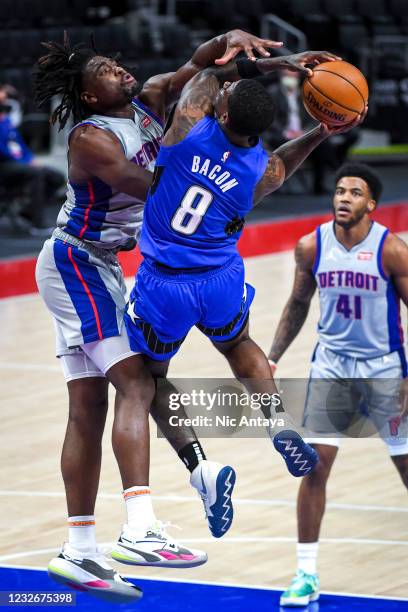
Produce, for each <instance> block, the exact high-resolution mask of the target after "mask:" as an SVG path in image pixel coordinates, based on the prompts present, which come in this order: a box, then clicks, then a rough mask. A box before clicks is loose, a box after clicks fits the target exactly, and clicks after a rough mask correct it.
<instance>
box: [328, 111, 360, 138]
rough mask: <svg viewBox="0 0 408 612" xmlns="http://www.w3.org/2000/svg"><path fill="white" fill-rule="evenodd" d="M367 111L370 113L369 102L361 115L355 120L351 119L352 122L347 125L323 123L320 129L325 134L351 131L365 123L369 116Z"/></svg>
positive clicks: (330, 134)
mask: <svg viewBox="0 0 408 612" xmlns="http://www.w3.org/2000/svg"><path fill="white" fill-rule="evenodd" d="M367 113H368V104H367V106H366V107H365V109H364V112H363V113H361V115H358V116H357V117H356V118H355V119H354V121H351V123H346V124H345V125H336V126H330V125H327V124H326V123H321V124H320V131H321V133H322V134H324V135H325V136H334V134H343V132H349V131H350V130H352V129H353V128H355V127H357V126H359V125H360V124H361V123H363V121H364V119H365V118H366V116H367Z"/></svg>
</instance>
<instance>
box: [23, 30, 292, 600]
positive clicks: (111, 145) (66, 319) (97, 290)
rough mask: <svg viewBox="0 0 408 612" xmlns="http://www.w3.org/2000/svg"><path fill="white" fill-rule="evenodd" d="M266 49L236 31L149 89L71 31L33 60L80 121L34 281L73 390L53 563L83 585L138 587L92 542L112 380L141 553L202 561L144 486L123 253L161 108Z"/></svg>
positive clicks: (142, 431)
mask: <svg viewBox="0 0 408 612" xmlns="http://www.w3.org/2000/svg"><path fill="white" fill-rule="evenodd" d="M271 46H272V47H273V46H280V44H276V43H274V42H273V41H266V40H263V39H259V38H257V37H256V36H252V35H250V34H247V33H246V32H242V31H240V30H234V31H232V32H228V33H227V34H225V35H222V36H218V37H216V38H214V39H212V40H211V41H209V42H207V43H204V44H203V45H201V46H200V47H199V48H198V49H197V51H196V52H195V53H194V55H193V57H192V58H191V60H190V61H189V62H187V63H186V64H185V65H184V66H182V67H181V68H180V69H179V70H178V71H177V72H175V73H168V74H164V75H157V76H155V77H152V78H151V79H149V80H148V81H147V82H146V83H145V84H144V86H143V87H142V85H141V84H140V83H139V82H138V81H137V80H136V79H135V78H134V77H133V76H132V75H131V74H130V73H129V71H128V70H127V69H125V68H124V67H123V66H122V65H121V64H120V63H118V62H117V61H115V60H113V59H112V58H110V57H104V56H101V55H99V54H98V53H97V52H96V51H95V49H88V48H86V47H85V46H83V45H79V46H76V47H74V48H71V47H70V45H69V41H68V40H67V39H65V41H64V44H62V45H61V44H57V43H47V45H46V47H47V53H46V55H45V56H44V57H42V58H40V60H39V62H38V65H37V67H36V76H35V87H34V89H35V95H36V99H37V102H38V103H39V104H47V103H48V102H49V101H50V100H51V98H53V96H56V95H58V96H61V100H60V103H59V104H58V106H57V107H56V108H55V111H54V113H53V115H52V121H53V122H54V123H55V122H57V123H58V124H59V126H60V127H63V126H64V125H65V123H66V121H67V120H68V118H69V117H70V116H73V119H74V121H75V122H76V125H75V127H74V129H73V130H72V131H71V133H70V136H69V143H68V144H69V175H68V192H67V200H66V202H65V204H64V205H63V207H62V209H61V212H60V214H59V217H58V221H57V226H58V227H57V229H56V230H55V232H54V234H53V236H52V238H50V240H47V242H46V243H45V245H44V247H43V250H42V252H41V254H40V256H39V258H38V262H37V270H36V278H37V283H38V286H39V290H40V293H41V295H42V297H43V299H44V301H45V303H46V305H47V307H48V308H49V310H50V311H51V313H52V315H53V318H54V322H55V327H56V332H57V356H58V357H60V360H61V363H62V365H63V369H64V374H65V378H66V381H67V386H68V393H69V418H68V425H67V431H66V436H65V441H64V446H63V451H62V458H61V466H62V473H63V478H64V483H65V489H66V497H67V506H68V516H69V520H68V527H69V535H68V542H67V543H66V544H65V545H64V547H63V550H62V551H61V554H60V555H59V556H58V557H56V558H55V559H53V560H52V561H51V563H50V565H49V571H50V574H51V575H52V576H53V577H54V578H56V579H58V580H62V581H65V582H68V583H69V584H72V583H74V584H75V583H76V584H77V585H78V586H79V587H80V588H81V589H87V590H90V591H91V592H95V591H96V592H99V593H100V594H101V595H103V594H104V593H107V594H108V596H109V597H114V596H115V597H117V599H119V598H124V599H126V598H128V599H132V598H137V597H139V596H140V592H139V591H138V590H137V589H135V588H134V587H133V586H132V585H130V584H129V583H128V582H126V581H125V580H124V579H122V578H121V577H120V576H119V574H118V573H117V572H116V571H114V570H113V569H112V568H111V567H110V566H109V564H107V562H106V560H105V559H104V557H103V555H101V554H100V552H99V551H98V549H97V547H96V538H95V520H94V507H95V500H96V495H97V489H98V483H99V474H100V467H101V440H102V435H103V430H104V426H105V419H106V413H107V408H108V382H111V383H112V384H113V385H114V387H115V388H116V391H117V396H116V405H115V418H114V424H113V436H112V441H113V447H114V451H115V456H116V459H117V461H118V465H119V469H120V472H121V477H122V483H123V489H124V490H125V491H124V497H125V501H126V509H127V530H128V531H130V533H131V534H132V536H133V539H135V537H136V539H137V542H138V544H137V548H138V550H139V562H140V563H141V564H145V565H149V564H150V565H155V566H157V565H165V566H167V567H189V566H192V565H198V564H200V563H202V562H204V561H205V560H206V554H205V553H203V552H202V551H195V550H191V549H189V548H186V547H185V546H181V545H178V544H177V543H176V542H174V540H172V539H171V538H170V537H169V536H168V535H167V534H166V532H165V529H164V527H163V525H162V524H161V523H160V522H159V521H156V519H155V516H154V512H153V508H152V503H151V497H150V489H149V486H148V477H149V473H148V466H149V445H148V439H149V438H148V435H149V430H148V413H149V408H150V404H151V400H152V398H153V394H154V387H153V381H152V379H151V377H150V375H149V373H148V372H147V371H146V370H145V368H144V366H143V362H142V359H141V357H140V356H139V355H137V354H135V352H134V351H132V350H131V349H130V347H129V341H128V338H127V334H126V332H125V331H124V329H123V313H124V309H125V291H126V288H125V284H124V279H123V274H122V271H121V268H120V265H119V263H118V261H117V251H118V250H121V249H129V248H132V247H133V246H134V245H135V243H136V238H137V233H138V231H139V228H140V225H141V221H142V210H143V204H144V199H145V196H146V194H147V190H148V188H149V186H150V183H151V177H152V172H151V170H152V169H153V166H154V161H155V158H156V156H157V152H158V143H159V142H160V139H161V136H162V132H163V126H162V124H163V121H164V118H165V113H166V108H167V107H168V105H169V104H171V103H173V102H174V101H175V100H177V98H178V95H179V93H180V91H181V89H182V87H183V85H184V84H185V83H186V82H187V81H188V79H189V78H190V77H191V76H192V75H194V74H196V73H197V72H198V71H200V70H201V69H203V68H205V66H207V65H209V64H213V63H214V61H215V60H217V58H220V59H218V60H217V62H218V63H221V64H223V63H225V62H228V61H229V60H231V59H232V58H233V57H235V55H236V54H237V53H238V52H239V51H241V50H245V51H246V52H247V54H248V56H250V57H253V51H254V50H255V49H256V50H257V51H258V52H260V53H261V54H265V55H268V52H267V50H266V49H267V48H268V47H271ZM153 412H154V407H153ZM187 442H188V444H186V438H185V436H184V437H183V438H182V444H181V445H180V447H178V448H177V450H178V451H179V452H180V456H181V457H182V458H183V459H186V458H188V457H190V455H191V456H192V457H193V458H194V449H198V450H197V452H196V454H197V455H198V451H199V445H198V443H197V442H195V438H194V437H193V439H192V440H190V439H188V440H187ZM183 444H184V445H183ZM184 446H187V447H188V450H187V451H185V449H184ZM192 461H193V460H192ZM207 463H208V464H209V465H210V464H211V465H212V468H213V469H212V472H211V473H210V472H208V474H204V485H203V484H202V483H200V490H201V488H202V486H206V487H207V488H208V490H209V491H213V490H215V489H216V482H217V477H218V475H219V472H220V471H221V470H220V468H223V466H220V468H219V467H217V466H218V464H215V463H214V462H207ZM205 503H207V501H206V502H205Z"/></svg>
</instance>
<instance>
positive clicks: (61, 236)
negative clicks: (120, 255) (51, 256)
mask: <svg viewBox="0 0 408 612" xmlns="http://www.w3.org/2000/svg"><path fill="white" fill-rule="evenodd" d="M52 236H53V238H55V239H57V240H62V241H63V242H68V243H69V244H72V245H73V246H76V247H79V248H81V249H84V250H85V251H88V252H89V253H91V254H92V255H94V256H95V257H98V258H99V259H104V260H107V261H109V262H110V263H112V264H116V265H119V264H118V259H117V256H116V251H115V250H109V251H105V249H98V248H97V247H95V246H93V245H92V244H89V243H88V242H85V240H81V239H80V238H77V237H76V236H72V234H68V232H64V230H62V229H61V228H59V227H57V228H55V230H54V231H53V233H52Z"/></svg>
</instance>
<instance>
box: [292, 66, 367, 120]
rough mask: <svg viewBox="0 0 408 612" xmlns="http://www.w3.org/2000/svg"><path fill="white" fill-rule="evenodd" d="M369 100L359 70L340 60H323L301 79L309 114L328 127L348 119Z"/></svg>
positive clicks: (364, 79)
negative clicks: (311, 72)
mask: <svg viewBox="0 0 408 612" xmlns="http://www.w3.org/2000/svg"><path fill="white" fill-rule="evenodd" d="M367 101H368V84H367V81H366V78H365V76H364V75H363V73H362V72H360V70H359V69H358V68H356V67H355V66H353V65H352V64H349V63H348V62H343V61H335V62H324V63H323V64H319V65H318V66H316V68H314V70H313V74H312V76H309V77H307V78H306V79H305V81H304V83H303V103H304V105H305V108H306V110H307V112H308V113H309V115H311V116H312V117H313V119H317V121H322V122H323V123H326V124H327V125H329V126H331V127H335V126H341V125H346V124H347V123H351V122H352V121H354V119H356V117H357V116H358V115H360V114H361V113H362V112H363V111H364V109H365V106H366V104H367Z"/></svg>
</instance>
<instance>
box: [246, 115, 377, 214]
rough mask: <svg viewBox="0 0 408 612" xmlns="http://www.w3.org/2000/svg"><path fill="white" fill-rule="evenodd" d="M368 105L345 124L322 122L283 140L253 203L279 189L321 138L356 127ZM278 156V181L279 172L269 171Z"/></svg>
mask: <svg viewBox="0 0 408 612" xmlns="http://www.w3.org/2000/svg"><path fill="white" fill-rule="evenodd" d="M367 110H368V107H367V108H366V109H365V111H364V113H363V114H362V115H359V116H358V117H357V118H356V119H355V120H354V121H352V122H351V123H348V124H346V125H341V126H337V127H330V126H328V125H326V124H324V123H321V124H320V125H318V126H316V127H315V128H313V129H312V130H310V131H309V132H306V134H304V135H303V136H300V137H299V138H295V139H294V140H290V141H289V142H285V144H283V145H282V146H280V147H279V148H278V149H276V150H275V151H274V152H273V154H272V155H271V158H270V162H269V164H268V166H267V169H266V172H265V174H264V176H263V177H262V179H261V180H260V181H259V183H258V185H257V187H256V190H255V195H254V205H256V204H258V203H259V202H260V201H261V200H262V199H263V198H264V197H265V196H266V195H268V194H269V193H272V192H273V191H276V190H277V189H279V187H280V186H281V185H282V183H283V180H286V179H288V178H289V177H291V176H292V174H293V173H294V172H296V170H297V169H298V168H299V166H301V165H302V164H303V162H304V161H305V159H307V157H308V156H309V155H310V153H311V152H312V151H314V149H315V148H316V147H317V146H319V144H320V143H321V142H323V140H326V138H329V137H330V136H333V135H335V134H342V133H343V132H348V131H349V130H351V129H353V128H354V127H357V126H358V125H360V123H362V122H363V121H364V119H365V117H366V115H367ZM277 157H278V158H279V159H280V160H281V162H282V164H283V166H284V178H283V180H281V181H279V180H278V179H279V178H280V177H281V173H279V175H278V176H277V175H276V174H274V173H273V172H270V166H271V165H272V166H274V167H276V168H278V164H277V161H276V159H275V158H277Z"/></svg>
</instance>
